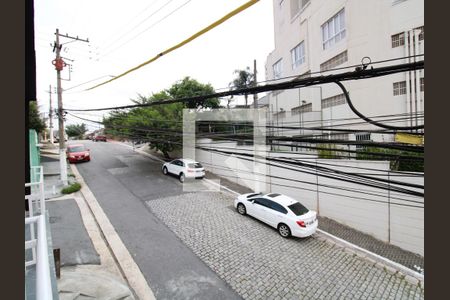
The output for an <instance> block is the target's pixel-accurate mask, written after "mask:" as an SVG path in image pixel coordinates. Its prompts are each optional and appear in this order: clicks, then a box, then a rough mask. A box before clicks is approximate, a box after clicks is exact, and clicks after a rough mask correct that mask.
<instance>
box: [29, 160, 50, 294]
mask: <svg viewBox="0 0 450 300" xmlns="http://www.w3.org/2000/svg"><path fill="white" fill-rule="evenodd" d="M30 175H31V180H32V182H30V183H25V187H30V190H31V193H30V195H26V196H25V200H26V201H28V215H27V214H26V215H25V227H27V225H28V227H29V229H30V239H29V240H25V251H27V250H28V249H31V260H27V259H26V258H25V270H26V269H27V267H28V268H32V267H33V266H35V267H36V300H44V299H45V300H53V293H52V284H51V275H50V262H49V252H48V242H47V241H48V240H47V228H46V214H45V194H44V172H43V168H42V166H38V167H31V174H30Z"/></svg>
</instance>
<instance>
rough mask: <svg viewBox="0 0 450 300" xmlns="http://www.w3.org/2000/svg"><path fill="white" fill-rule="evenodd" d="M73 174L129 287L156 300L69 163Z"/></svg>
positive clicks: (142, 299)
mask: <svg viewBox="0 0 450 300" xmlns="http://www.w3.org/2000/svg"><path fill="white" fill-rule="evenodd" d="M70 167H71V169H72V172H73V174H74V175H75V177H76V179H77V180H78V182H79V183H80V184H81V186H82V187H81V190H80V191H81V194H82V195H83V197H84V199H85V200H86V203H87V205H88V206H89V208H90V209H91V211H92V214H93V215H94V218H95V220H96V221H97V223H98V225H99V227H100V230H101V231H102V233H103V235H104V237H105V239H106V242H107V244H108V245H109V247H110V249H111V251H112V254H113V255H114V257H115V258H116V260H117V262H118V263H119V266H120V268H121V271H122V272H123V275H124V277H125V279H126V280H127V282H128V284H129V285H130V287H131V288H132V289H133V290H134V292H135V293H136V295H137V297H138V298H139V299H140V300H156V298H155V296H154V294H153V291H152V290H151V289H150V287H149V285H148V283H147V280H146V279H145V277H144V275H143V274H142V272H141V270H140V269H139V266H138V265H137V264H136V262H135V261H134V259H133V257H132V256H131V254H130V252H128V249H127V248H126V247H125V245H124V244H123V242H122V240H121V239H120V237H119V235H118V234H117V232H116V230H115V229H114V226H113V225H112V224H111V222H110V221H109V219H108V217H107V216H106V214H105V213H104V211H103V209H102V208H101V206H100V204H99V203H98V202H97V199H96V198H95V196H94V194H93V193H92V192H91V190H90V189H89V187H88V186H87V184H86V182H85V181H84V179H83V177H82V176H81V174H80V173H79V172H78V169H77V168H76V166H75V165H72V164H71V165H70Z"/></svg>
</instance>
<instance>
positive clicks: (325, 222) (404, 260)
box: [319, 217, 424, 271]
mask: <svg viewBox="0 0 450 300" xmlns="http://www.w3.org/2000/svg"><path fill="white" fill-rule="evenodd" d="M319 224H320V226H319V228H320V229H322V230H324V231H326V232H328V233H331V234H332V235H335V236H337V237H340V238H341V239H344V240H346V241H348V242H350V243H352V244H355V245H357V246H359V247H361V248H364V249H367V250H369V251H371V252H373V253H376V254H378V255H381V256H383V257H386V258H388V259H390V260H392V261H395V262H398V263H399V264H402V265H404V266H406V267H408V268H410V269H411V270H414V271H417V270H416V269H415V268H414V266H419V267H421V268H422V269H423V268H424V258H423V256H420V255H418V254H415V253H412V252H409V251H406V250H403V249H402V248H400V247H397V246H394V245H391V244H388V243H384V242H382V241H380V240H378V239H376V238H374V237H372V236H370V235H368V234H365V233H363V232H360V231H358V230H355V229H353V228H351V227H348V226H345V225H343V224H340V223H338V222H336V221H334V220H331V219H329V218H326V217H319Z"/></svg>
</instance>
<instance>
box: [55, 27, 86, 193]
mask: <svg viewBox="0 0 450 300" xmlns="http://www.w3.org/2000/svg"><path fill="white" fill-rule="evenodd" d="M55 35H56V42H55V45H54V51H56V58H55V60H54V61H53V65H54V66H55V69H56V90H57V94H58V131H59V132H58V133H59V165H60V171H61V181H62V182H63V185H67V183H68V182H67V161H66V145H65V144H66V143H65V134H64V132H65V131H64V110H63V103H62V88H61V71H62V69H63V68H64V67H65V66H66V63H65V62H64V61H63V60H62V58H61V48H62V44H60V42H59V37H60V36H62V37H65V38H69V39H73V40H76V41H83V42H89V40H88V39H86V40H82V39H80V38H78V36H77V37H71V36H69V35H68V34H67V33H66V35H60V34H59V29H56V33H55Z"/></svg>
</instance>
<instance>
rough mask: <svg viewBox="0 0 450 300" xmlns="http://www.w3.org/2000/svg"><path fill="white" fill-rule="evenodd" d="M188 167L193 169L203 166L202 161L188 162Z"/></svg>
mask: <svg viewBox="0 0 450 300" xmlns="http://www.w3.org/2000/svg"><path fill="white" fill-rule="evenodd" d="M188 167H189V168H191V169H199V168H203V166H202V164H201V163H194V164H188Z"/></svg>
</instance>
